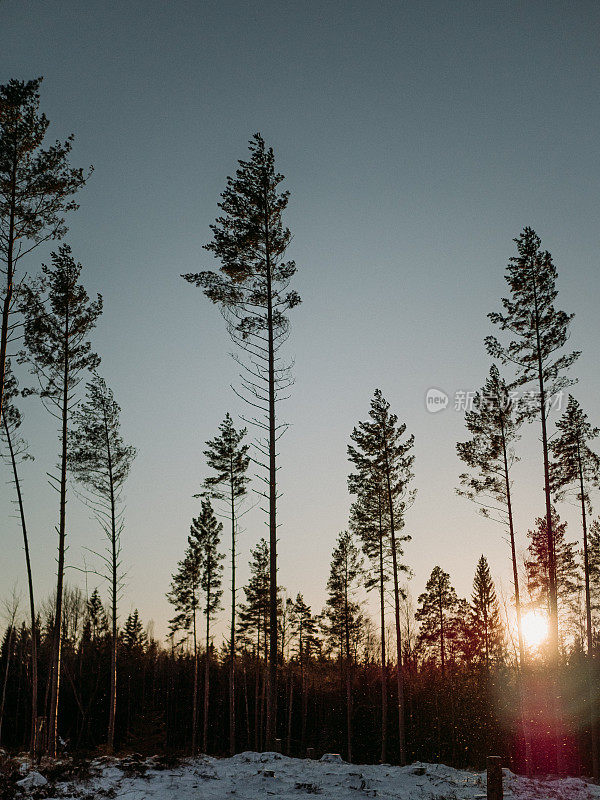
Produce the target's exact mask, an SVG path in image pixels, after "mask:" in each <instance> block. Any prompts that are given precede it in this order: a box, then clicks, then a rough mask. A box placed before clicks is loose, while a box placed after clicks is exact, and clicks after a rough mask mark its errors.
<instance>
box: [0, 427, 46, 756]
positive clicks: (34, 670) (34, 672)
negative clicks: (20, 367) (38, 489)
mask: <svg viewBox="0 0 600 800" xmlns="http://www.w3.org/2000/svg"><path fill="white" fill-rule="evenodd" d="M3 421H4V432H5V434H6V441H7V443H8V449H9V452H10V461H11V464H12V470H13V477H14V481H15V487H16V490H17V500H18V503H19V516H20V518H21V531H22V533H23V546H24V549H25V564H26V566H27V586H28V590H29V613H30V616H31V737H30V752H31V757H32V758H33V757H34V756H35V753H36V738H37V706H38V700H37V697H38V656H37V624H36V618H35V602H34V595H33V573H32V570H31V558H30V555H29V537H28V536H27V525H26V522H25V509H24V507H23V495H22V493H21V481H20V480H19V473H18V471H17V461H16V458H15V452H14V448H13V444H12V438H11V435H10V431H9V429H8V425H7V424H6V419H5V418H4V420H3Z"/></svg>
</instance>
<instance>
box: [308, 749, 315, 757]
mask: <svg viewBox="0 0 600 800" xmlns="http://www.w3.org/2000/svg"><path fill="white" fill-rule="evenodd" d="M306 757H307V758H311V759H312V758H314V757H315V748H314V747H307V748H306Z"/></svg>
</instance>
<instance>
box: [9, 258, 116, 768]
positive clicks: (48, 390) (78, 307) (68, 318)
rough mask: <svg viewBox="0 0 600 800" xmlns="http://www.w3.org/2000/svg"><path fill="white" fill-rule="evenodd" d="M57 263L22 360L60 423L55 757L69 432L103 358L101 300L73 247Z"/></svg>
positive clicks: (46, 272) (29, 308)
mask: <svg viewBox="0 0 600 800" xmlns="http://www.w3.org/2000/svg"><path fill="white" fill-rule="evenodd" d="M51 257H52V266H51V267H47V266H45V265H44V266H43V267H42V276H41V278H40V279H39V280H38V281H37V283H35V284H33V285H31V286H28V287H26V288H25V289H24V290H23V294H24V298H25V302H26V305H25V334H24V341H25V347H26V352H25V353H23V354H22V356H21V359H22V360H26V361H28V362H29V363H30V364H31V370H32V372H33V373H34V374H35V375H36V377H37V379H38V383H39V390H38V391H39V394H40V396H41V398H42V401H43V403H44V406H45V407H46V409H47V410H48V411H49V412H50V413H51V414H52V415H53V416H54V417H55V418H56V419H58V420H59V421H60V443H61V454H60V460H59V465H58V469H59V472H60V475H59V477H58V478H57V477H54V478H51V481H52V483H53V485H54V486H55V488H56V489H57V491H58V493H59V496H60V506H59V523H58V526H57V533H58V569H57V584H56V616H55V622H54V652H53V663H52V688H51V695H50V715H49V721H48V734H49V735H48V749H49V753H50V755H51V756H56V742H57V723H58V700H59V691H60V669H61V629H60V621H61V616H62V603H63V582H64V568H65V547H66V545H65V539H66V535H67V531H66V503H67V456H68V430H69V427H70V421H71V418H72V412H73V408H74V405H75V399H76V392H77V387H78V385H79V383H80V381H81V379H82V375H83V374H84V373H85V371H86V370H92V369H95V368H96V367H97V366H98V364H99V362H100V359H99V357H98V356H97V355H96V354H95V353H93V352H92V350H91V345H90V341H89V334H90V332H91V330H92V329H93V328H94V327H95V325H96V320H97V319H98V317H99V316H100V314H101V313H102V298H101V297H100V295H98V298H97V300H96V301H90V299H89V298H88V295H87V292H86V291H85V289H84V287H83V286H82V285H81V284H80V283H79V278H80V275H81V270H82V266H81V264H77V263H75V261H74V260H73V257H72V255H71V248H70V247H69V246H68V245H61V247H60V248H59V250H58V252H54V253H52V256H51Z"/></svg>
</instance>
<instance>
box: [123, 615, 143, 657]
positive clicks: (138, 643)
mask: <svg viewBox="0 0 600 800" xmlns="http://www.w3.org/2000/svg"><path fill="white" fill-rule="evenodd" d="M121 638H122V640H123V645H124V646H125V648H126V649H127V650H128V651H129V653H138V654H139V653H142V652H143V651H144V650H145V649H146V646H147V644H148V635H147V633H146V631H145V630H144V626H143V625H142V621H141V619H140V612H139V611H138V610H137V608H136V609H134V611H133V613H131V614H130V615H129V616H128V617H127V620H126V621H125V627H124V628H123V632H122V634H121Z"/></svg>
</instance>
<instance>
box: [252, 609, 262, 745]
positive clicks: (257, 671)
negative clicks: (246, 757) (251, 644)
mask: <svg viewBox="0 0 600 800" xmlns="http://www.w3.org/2000/svg"><path fill="white" fill-rule="evenodd" d="M261 625H262V620H259V621H258V626H257V628H256V664H255V673H254V749H255V750H256V751H259V750H260V739H259V731H260V728H261V724H260V712H261V706H262V701H261V700H260V626H261Z"/></svg>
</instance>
